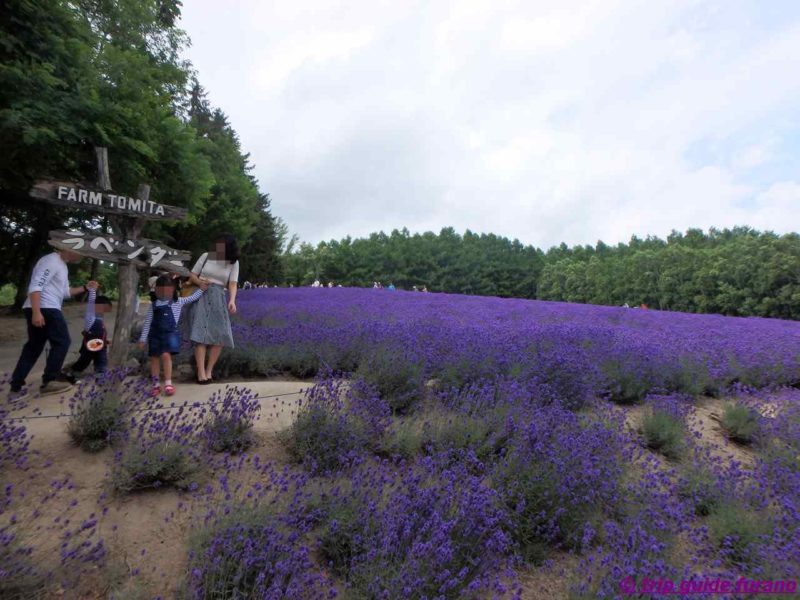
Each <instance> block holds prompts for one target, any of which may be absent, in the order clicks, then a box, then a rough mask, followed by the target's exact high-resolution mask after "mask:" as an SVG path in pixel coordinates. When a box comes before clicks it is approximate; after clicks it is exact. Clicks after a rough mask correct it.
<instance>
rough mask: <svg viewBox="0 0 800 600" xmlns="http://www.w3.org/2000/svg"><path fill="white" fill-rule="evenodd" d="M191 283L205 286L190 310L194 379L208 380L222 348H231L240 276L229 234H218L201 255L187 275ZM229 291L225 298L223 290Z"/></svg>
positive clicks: (235, 252) (231, 237)
mask: <svg viewBox="0 0 800 600" xmlns="http://www.w3.org/2000/svg"><path fill="white" fill-rule="evenodd" d="M190 280H191V281H192V283H194V284H195V285H197V286H198V287H200V288H201V289H205V290H206V293H205V294H203V296H202V298H201V299H200V301H199V302H198V303H197V304H196V305H195V306H194V308H193V310H192V313H191V323H190V326H191V333H190V335H189V338H190V339H191V340H192V343H193V344H194V358H195V362H196V363H197V383H201V384H206V383H211V382H212V380H213V376H214V365H216V364H217V360H218V359H219V355H220V353H221V352H222V348H223V347H224V348H233V334H232V333H231V320H230V316H229V315H233V314H236V291H237V289H238V280H239V247H238V245H237V244H236V238H234V237H233V236H232V235H229V234H226V235H221V236H220V237H218V238H217V239H216V241H215V242H214V248H213V250H211V251H210V252H206V253H204V254H201V255H200V258H198V259H197V262H196V263H195V265H194V267H193V268H192V274H191V276H190ZM226 290H227V292H228V297H227V299H226V297H225V292H226Z"/></svg>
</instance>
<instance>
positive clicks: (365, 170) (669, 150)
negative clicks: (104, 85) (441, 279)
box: [182, 0, 800, 248]
mask: <svg viewBox="0 0 800 600" xmlns="http://www.w3.org/2000/svg"><path fill="white" fill-rule="evenodd" d="M183 10H184V16H183V22H182V26H183V28H184V29H185V30H186V31H187V33H188V34H189V36H190V37H191V39H192V47H191V48H190V49H189V50H188V58H189V59H190V60H191V61H192V62H193V63H194V65H195V67H196V68H197V70H198V71H199V75H200V80H201V82H202V83H203V85H204V86H205V87H206V88H207V89H208V91H209V99H210V100H211V102H212V103H213V104H214V105H215V106H219V107H220V108H222V109H223V110H224V111H225V112H226V113H227V114H228V115H229V117H230V119H231V122H232V124H233V126H234V128H235V129H236V130H237V132H238V133H239V134H240V136H241V140H242V144H243V146H244V149H245V150H246V151H248V152H250V153H251V157H252V162H253V163H254V164H255V174H256V176H257V177H258V179H259V181H260V184H261V188H262V190H263V191H265V192H268V193H269V194H270V196H271V198H272V206H273V212H274V213H275V214H276V215H278V216H280V217H281V218H283V219H284V220H285V221H286V222H287V224H288V225H289V229H290V231H291V232H292V233H297V234H298V235H299V236H300V237H301V239H303V240H304V241H309V242H314V243H315V242H318V241H320V240H328V239H334V238H335V239H338V238H341V237H344V236H346V235H352V236H354V237H358V236H364V235H367V234H369V233H370V232H373V231H378V230H384V231H386V232H388V231H390V230H392V229H394V228H398V229H399V228H402V227H407V228H408V229H409V230H411V231H412V232H416V231H428V230H431V231H438V230H439V229H440V228H442V227H444V226H448V225H450V226H453V227H455V228H456V230H457V231H460V232H463V231H464V230H465V229H470V230H472V231H475V232H486V233H489V232H492V233H497V234H501V235H505V236H508V237H511V238H518V239H519V240H521V241H523V242H525V243H531V244H534V245H537V246H540V247H545V248H546V247H549V246H550V245H554V244H558V243H560V242H562V241H565V242H567V243H568V244H570V245H572V244H583V243H589V244H593V243H595V242H596V241H597V240H598V239H602V240H604V241H606V242H612V243H614V242H619V241H627V240H628V239H629V238H630V236H631V235H633V234H636V235H639V236H645V235H647V234H653V235H659V236H665V235H666V234H668V233H669V232H670V231H671V230H672V229H677V230H685V229H687V228H689V227H700V228H703V229H707V228H708V227H712V226H716V227H720V228H721V227H730V226H734V225H745V224H746V225H750V226H752V227H756V228H758V229H771V230H773V231H777V232H781V233H782V232H787V231H798V230H800V168H799V167H800V2H796V1H795V0H787V1H781V0H752V1H749V0H720V1H716V0H705V1H695V0H640V1H637V0H597V1H591V0H585V1H580V2H573V1H568V0H554V1H550V0H525V1H522V2H508V1H505V0H490V1H473V0H456V1H454V2H437V1H425V2H416V1H404V0H392V1H391V2H384V1H383V0H367V1H358V2H356V1H352V2H330V1H325V0H322V1H306V0H291V1H286V0H282V1H280V2H268V1H264V0H230V1H228V2H219V0H186V1H185V2H184V9H183Z"/></svg>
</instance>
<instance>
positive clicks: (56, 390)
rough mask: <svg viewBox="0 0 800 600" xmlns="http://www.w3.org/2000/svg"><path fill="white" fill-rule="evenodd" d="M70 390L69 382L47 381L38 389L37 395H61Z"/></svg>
mask: <svg viewBox="0 0 800 600" xmlns="http://www.w3.org/2000/svg"><path fill="white" fill-rule="evenodd" d="M71 388H72V384H71V383H70V382H69V381H48V382H47V383H45V384H44V385H43V386H42V387H40V388H39V393H40V394H41V395H42V396H49V395H50V394H62V393H64V392H66V391H67V390H69V389H71Z"/></svg>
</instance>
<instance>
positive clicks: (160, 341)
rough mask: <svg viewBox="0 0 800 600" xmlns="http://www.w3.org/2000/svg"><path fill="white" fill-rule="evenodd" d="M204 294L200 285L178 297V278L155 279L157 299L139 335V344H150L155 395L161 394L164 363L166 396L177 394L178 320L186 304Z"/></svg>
mask: <svg viewBox="0 0 800 600" xmlns="http://www.w3.org/2000/svg"><path fill="white" fill-rule="evenodd" d="M202 295H203V290H200V289H198V290H197V291H195V292H194V293H193V294H192V295H190V296H186V297H185V298H179V297H178V295H177V290H176V287H175V280H174V279H173V278H172V277H171V276H170V275H161V276H160V277H159V278H158V280H157V281H156V300H155V301H154V302H153V307H152V309H151V310H149V311H148V312H147V315H146V316H145V320H144V326H143V327H142V335H141V337H140V338H139V347H140V348H142V349H144V345H145V343H147V345H148V356H149V357H150V376H151V377H152V378H153V390H152V395H153V396H159V395H160V394H161V386H160V385H159V384H158V379H159V372H160V367H161V366H163V367H164V393H165V394H166V395H167V396H172V395H173V394H175V386H174V385H172V355H173V354H177V353H178V352H180V349H181V335H180V332H179V331H178V320H179V319H180V317H181V310H182V309H183V307H184V306H186V305H187V304H191V303H192V302H197V300H199V299H200V297H201V296H202Z"/></svg>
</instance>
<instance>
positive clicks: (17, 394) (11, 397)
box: [8, 387, 28, 402]
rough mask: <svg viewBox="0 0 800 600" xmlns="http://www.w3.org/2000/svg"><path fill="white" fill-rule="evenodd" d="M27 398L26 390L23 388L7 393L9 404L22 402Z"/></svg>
mask: <svg viewBox="0 0 800 600" xmlns="http://www.w3.org/2000/svg"><path fill="white" fill-rule="evenodd" d="M27 397H28V388H27V387H23V388H20V389H18V390H11V391H10V392H8V401H9V402H16V401H17V400H22V399H23V398H27Z"/></svg>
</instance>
